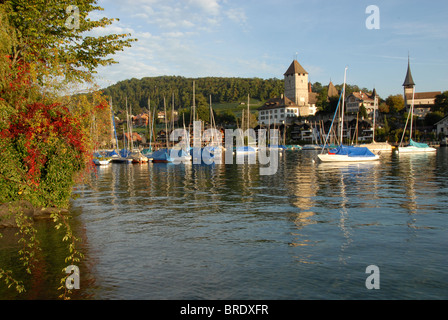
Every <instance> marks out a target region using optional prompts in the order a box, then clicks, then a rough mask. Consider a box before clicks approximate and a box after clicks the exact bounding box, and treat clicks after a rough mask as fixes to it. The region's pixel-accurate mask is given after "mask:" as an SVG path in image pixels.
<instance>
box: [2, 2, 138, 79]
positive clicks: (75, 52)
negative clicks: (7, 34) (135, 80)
mask: <svg viewBox="0 0 448 320" xmlns="http://www.w3.org/2000/svg"><path fill="white" fill-rule="evenodd" d="M96 3H97V0H79V1H76V6H71V2H70V1H58V0H47V1H40V0H6V1H4V3H3V4H2V7H3V8H4V10H5V12H6V14H7V16H8V20H9V23H10V25H11V26H12V27H13V28H14V29H15V31H16V34H17V41H15V42H14V43H13V45H12V46H11V59H12V64H13V65H15V64H17V63H19V62H22V63H23V62H26V63H29V64H30V65H32V67H33V69H32V70H33V75H34V78H35V80H36V81H37V82H38V83H39V84H45V83H46V82H48V81H52V80H53V79H54V78H57V79H58V82H59V83H64V84H66V83H68V82H71V81H76V82H84V81H88V82H90V81H92V79H93V73H95V72H96V71H95V69H96V68H97V67H99V66H107V65H110V64H113V63H116V61H115V60H114V59H113V58H112V57H110V55H113V54H115V53H116V52H117V51H121V50H123V48H124V47H129V46H130V43H131V42H132V41H135V40H136V39H127V37H129V34H109V35H104V36H97V37H94V36H91V35H89V33H88V32H89V31H92V30H93V29H94V28H104V27H106V26H108V25H111V24H112V23H113V21H115V20H118V19H109V18H101V19H99V20H92V19H91V17H90V16H89V13H90V12H92V11H97V10H103V8H101V7H100V6H97V5H96ZM60 80H62V81H60ZM53 84H54V82H53Z"/></svg>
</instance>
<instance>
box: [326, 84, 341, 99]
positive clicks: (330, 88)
mask: <svg viewBox="0 0 448 320" xmlns="http://www.w3.org/2000/svg"><path fill="white" fill-rule="evenodd" d="M327 96H328V97H337V96H339V92H338V89H336V87H335V86H334V85H333V82H331V80H330V83H329V84H328V93H327Z"/></svg>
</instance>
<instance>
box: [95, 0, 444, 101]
mask: <svg viewBox="0 0 448 320" xmlns="http://www.w3.org/2000/svg"><path fill="white" fill-rule="evenodd" d="M98 4H99V5H100V6H101V7H103V8H104V11H100V12H95V13H93V14H92V16H93V17H96V18H97V17H100V16H107V17H109V18H119V19H120V21H118V22H115V23H114V24H113V25H111V26H109V27H107V28H106V29H105V30H95V31H94V32H93V33H94V34H95V33H96V34H104V33H109V32H110V33H131V34H132V37H135V38H138V39H139V41H138V42H135V43H133V46H132V48H127V49H125V51H123V52H120V53H118V54H117V55H116V56H115V59H116V60H117V61H118V62H119V64H116V65H112V66H108V67H105V68H100V69H99V70H98V71H99V73H98V83H99V84H100V85H101V86H102V87H104V86H107V85H111V84H114V83H116V82H117V81H121V80H125V79H131V78H137V79H140V78H143V77H152V76H161V75H177V76H184V77H194V78H196V77H206V76H216V77H221V76H223V77H248V78H253V77H258V78H263V79H267V78H278V79H283V73H284V72H285V71H286V69H287V68H288V66H289V65H290V64H291V62H292V60H293V59H294V58H297V60H298V61H299V62H300V64H301V65H302V66H303V67H304V68H305V69H306V70H307V71H308V73H309V80H310V81H311V82H312V83H314V82H317V81H318V82H321V83H322V84H323V85H327V84H328V83H329V81H330V79H331V80H332V81H333V83H335V84H340V83H342V82H343V77H344V68H345V66H348V72H347V82H348V83H349V84H357V85H358V86H360V87H366V88H368V89H372V88H373V87H375V88H376V90H377V92H378V94H379V95H380V96H381V97H382V98H386V97H387V96H388V95H391V94H401V93H402V92H403V89H402V84H403V80H404V77H405V75H406V68H407V59H408V53H409V55H410V60H411V70H412V75H413V78H414V81H415V83H416V92H423V91H445V90H448V59H447V58H448V19H447V17H448V1H446V0H437V1H431V0H430V1H414V0H369V1H364V0H339V1H331V0H307V1H302V0H244V1H242V0H238V1H235V0H133V1H117V0H99V2H98ZM369 5H375V6H377V8H378V9H379V29H368V28H367V27H366V20H367V19H368V18H369V17H370V16H371V14H372V13H371V12H368V13H366V8H367V7H368V6H369Z"/></svg>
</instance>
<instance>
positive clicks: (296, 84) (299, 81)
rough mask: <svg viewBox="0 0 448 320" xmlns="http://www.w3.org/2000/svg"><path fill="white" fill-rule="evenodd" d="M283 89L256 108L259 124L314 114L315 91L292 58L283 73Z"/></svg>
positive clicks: (289, 121) (282, 121) (302, 70)
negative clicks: (276, 95)
mask: <svg viewBox="0 0 448 320" xmlns="http://www.w3.org/2000/svg"><path fill="white" fill-rule="evenodd" d="M284 87H285V91H284V94H282V95H281V96H280V98H279V97H276V98H272V99H269V100H267V101H266V102H265V104H264V105H263V106H261V107H260V108H258V124H259V125H269V124H271V125H272V124H273V125H280V124H283V123H285V124H287V123H292V122H293V120H294V118H296V117H307V116H310V115H315V114H316V111H317V109H316V102H317V93H314V92H312V90H311V83H309V82H308V72H307V71H306V70H305V69H304V68H303V67H302V66H301V65H300V64H299V62H298V61H297V60H293V62H292V63H291V65H290V66H289V68H288V69H287V70H286V72H285V73H284Z"/></svg>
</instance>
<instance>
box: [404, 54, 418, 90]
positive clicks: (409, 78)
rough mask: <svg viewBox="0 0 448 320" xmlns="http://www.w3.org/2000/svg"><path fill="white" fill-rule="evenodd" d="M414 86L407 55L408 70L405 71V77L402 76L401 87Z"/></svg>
mask: <svg viewBox="0 0 448 320" xmlns="http://www.w3.org/2000/svg"><path fill="white" fill-rule="evenodd" d="M412 86H415V83H414V80H413V79H412V74H411V64H410V62H409V57H408V71H407V72H406V78H404V82H403V87H412Z"/></svg>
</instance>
